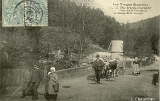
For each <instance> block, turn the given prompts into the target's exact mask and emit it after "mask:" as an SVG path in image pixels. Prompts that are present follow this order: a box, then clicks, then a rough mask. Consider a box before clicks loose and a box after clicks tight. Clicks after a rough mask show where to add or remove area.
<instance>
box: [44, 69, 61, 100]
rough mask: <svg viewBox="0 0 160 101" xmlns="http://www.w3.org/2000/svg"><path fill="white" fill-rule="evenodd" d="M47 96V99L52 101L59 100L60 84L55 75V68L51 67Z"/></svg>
mask: <svg viewBox="0 0 160 101" xmlns="http://www.w3.org/2000/svg"><path fill="white" fill-rule="evenodd" d="M45 90H46V95H45V98H46V99H47V100H48V101H50V100H52V101H55V100H57V96H58V91H59V83H58V76H57V74H56V73H55V68H54V67H51V68H50V72H48V82H47V84H46V88H45Z"/></svg>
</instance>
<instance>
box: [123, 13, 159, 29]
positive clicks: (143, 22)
mask: <svg viewBox="0 0 160 101" xmlns="http://www.w3.org/2000/svg"><path fill="white" fill-rule="evenodd" d="M152 20H156V21H157V22H158V21H159V20H160V15H158V16H155V17H153V18H148V19H144V20H140V21H137V22H133V23H129V29H138V28H139V27H141V28H142V29H144V28H147V26H148V24H149V23H150V22H151V21H152ZM126 26H127V24H126V25H125V27H126Z"/></svg>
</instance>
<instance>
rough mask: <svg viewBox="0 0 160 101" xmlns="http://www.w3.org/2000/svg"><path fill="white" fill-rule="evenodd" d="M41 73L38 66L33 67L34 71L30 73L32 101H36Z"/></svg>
mask: <svg viewBox="0 0 160 101" xmlns="http://www.w3.org/2000/svg"><path fill="white" fill-rule="evenodd" d="M41 74H42V73H41V71H40V70H39V68H38V65H34V69H33V70H32V73H31V80H30V83H31V85H32V92H33V97H32V99H33V100H37V99H38V92H37V89H38V86H39V84H40V81H41V80H42V75H41Z"/></svg>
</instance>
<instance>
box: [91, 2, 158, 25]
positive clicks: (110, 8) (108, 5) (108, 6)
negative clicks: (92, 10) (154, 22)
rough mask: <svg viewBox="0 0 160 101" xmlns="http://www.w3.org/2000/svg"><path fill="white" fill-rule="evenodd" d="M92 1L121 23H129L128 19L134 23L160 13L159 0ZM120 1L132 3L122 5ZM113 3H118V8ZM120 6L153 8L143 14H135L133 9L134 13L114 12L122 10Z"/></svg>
mask: <svg viewBox="0 0 160 101" xmlns="http://www.w3.org/2000/svg"><path fill="white" fill-rule="evenodd" d="M92 2H93V3H92V5H94V6H95V7H96V8H100V9H101V10H102V11H103V12H104V14H105V15H109V16H112V17H114V18H115V19H116V20H117V21H118V22H120V23H127V21H129V22H130V23H132V22H136V21H140V20H144V19H147V18H152V17H154V16H157V15H160V10H159V9H160V1H159V0H93V1H92ZM120 3H123V4H130V6H129V5H128V6H126V5H123V6H121V4H120ZM133 3H136V4H145V5H146V6H133ZM113 4H114V5H115V4H118V8H117V9H115V7H117V6H114V5H113ZM120 6H121V7H125V10H126V7H151V8H150V9H148V10H147V12H144V13H142V14H134V11H132V14H114V12H116V13H118V12H120ZM130 10H131V9H130ZM143 10H144V9H143ZM144 11H146V10H144ZM121 12H124V11H121ZM125 12H126V11H125ZM138 12H139V11H138ZM138 12H137V13H138Z"/></svg>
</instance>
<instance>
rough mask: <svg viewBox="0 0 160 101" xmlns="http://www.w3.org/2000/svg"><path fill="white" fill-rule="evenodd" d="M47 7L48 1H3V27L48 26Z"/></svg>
mask: <svg viewBox="0 0 160 101" xmlns="http://www.w3.org/2000/svg"><path fill="white" fill-rule="evenodd" d="M47 7H48V2H47V0H2V25H3V27H19V26H48V8H47Z"/></svg>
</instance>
